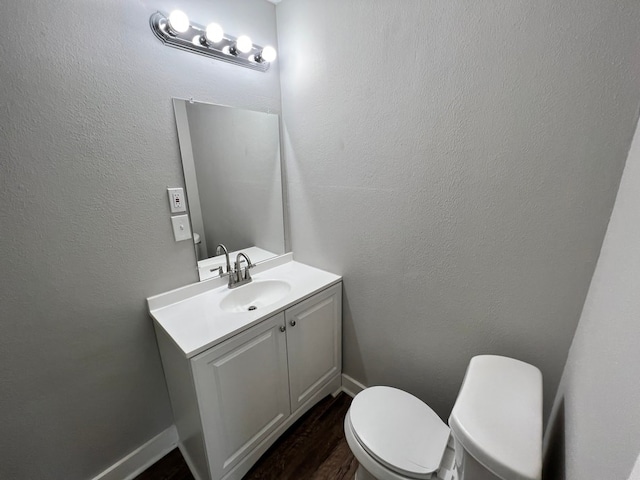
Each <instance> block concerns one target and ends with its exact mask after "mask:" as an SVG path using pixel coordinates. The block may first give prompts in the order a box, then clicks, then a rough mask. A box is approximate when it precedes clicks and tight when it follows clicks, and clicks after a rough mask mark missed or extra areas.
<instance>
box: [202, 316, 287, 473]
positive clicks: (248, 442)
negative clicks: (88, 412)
mask: <svg viewBox="0 0 640 480" xmlns="http://www.w3.org/2000/svg"><path fill="white" fill-rule="evenodd" d="M281 329H282V330H281ZM192 367H193V375H194V383H195V386H196V392H197V396H198V403H199V407H200V412H201V413H200V414H201V417H202V418H201V420H202V425H203V429H204V436H205V445H206V449H207V455H208V459H209V470H210V471H211V477H212V479H213V480H216V479H219V478H222V476H223V475H224V474H226V473H227V472H228V471H229V470H231V469H232V468H233V467H234V466H235V465H236V464H237V463H238V462H239V461H240V460H242V459H243V458H244V456H245V455H247V454H248V453H249V452H251V450H252V449H253V448H254V447H255V446H257V445H258V444H259V443H260V442H261V441H262V440H263V439H264V438H265V437H267V436H268V435H269V434H270V433H271V432H273V430H275V429H276V428H277V427H278V426H279V425H280V424H281V423H282V422H284V421H285V420H286V419H287V417H288V416H289V415H290V413H291V409H290V406H289V395H288V392H289V388H288V371H287V353H286V335H285V333H284V314H283V313H280V314H279V315H276V316H274V317H272V318H270V319H267V320H265V321H264V322H262V323H260V324H259V325H256V326H255V327H253V328H251V329H249V330H247V331H246V332H243V333H241V334H239V335H237V336H235V337H232V338H230V339H229V340H227V341H225V342H223V343H222V344H220V345H218V346H216V347H213V348H211V349H209V350H207V351H206V352H203V353H201V354H200V355H198V356H196V357H195V358H194V359H193V360H192Z"/></svg>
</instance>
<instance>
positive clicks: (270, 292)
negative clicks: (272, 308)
mask: <svg viewBox="0 0 640 480" xmlns="http://www.w3.org/2000/svg"><path fill="white" fill-rule="evenodd" d="M290 291H291V285H290V284H289V283H288V282H285V281H282V280H254V281H252V282H251V283H248V284H247V285H243V286H241V287H238V288H236V289H235V290H231V291H229V293H227V294H226V295H225V296H224V297H223V298H222V300H221V301H220V309H221V310H223V311H225V312H231V313H233V312H251V311H253V310H258V309H260V308H263V307H266V306H268V305H271V304H272V303H274V302H277V301H278V300H280V299H281V298H283V297H284V296H285V295H287V294H288V293H289V292H290Z"/></svg>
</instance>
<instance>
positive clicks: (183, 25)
mask: <svg viewBox="0 0 640 480" xmlns="http://www.w3.org/2000/svg"><path fill="white" fill-rule="evenodd" d="M169 26H170V27H171V29H172V30H175V31H176V32H178V33H184V32H186V31H187V30H189V17H187V14H186V13H184V12H182V11H180V10H174V11H173V12H171V13H170V14H169Z"/></svg>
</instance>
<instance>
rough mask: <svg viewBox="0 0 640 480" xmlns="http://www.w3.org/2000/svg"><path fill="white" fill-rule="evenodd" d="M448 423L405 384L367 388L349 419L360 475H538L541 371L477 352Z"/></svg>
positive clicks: (361, 479)
mask: <svg viewBox="0 0 640 480" xmlns="http://www.w3.org/2000/svg"><path fill="white" fill-rule="evenodd" d="M449 425H450V427H447V425H446V424H445V423H444V422H443V421H442V420H441V419H440V417H438V415H436V413H435V412H434V411H433V410H431V408H430V407H429V406H428V405H427V404H425V403H423V402H422V401H420V400H419V399H417V398H416V397H414V396H413V395H410V394H408V393H406V392H403V391H402V390H398V389H396V388H391V387H371V388H367V389H365V390H363V391H362V392H360V393H359V394H358V395H356V396H355V398H354V399H353V402H352V403H351V407H350V408H349V411H348V412H347V415H346V417H345V420H344V430H345V435H346V438H347V443H348V444H349V447H350V448H351V451H352V452H353V454H354V456H355V457H356V459H357V460H358V462H359V464H360V466H359V467H358V471H357V473H356V476H355V478H356V480H408V479H436V478H438V479H442V480H539V479H540V477H541V470H542V374H541V373H540V370H538V369H537V368H536V367H534V366H532V365H529V364H528V363H524V362H521V361H519V360H514V359H512V358H507V357H500V356H497V355H480V356H477V357H474V358H472V359H471V362H469V366H468V367H467V373H466V374H465V377H464V381H463V382H462V387H461V388H460V392H459V393H458V398H457V400H456V403H455V405H454V407H453V410H452V412H451V415H450V416H449Z"/></svg>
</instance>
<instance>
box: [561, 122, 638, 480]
mask: <svg viewBox="0 0 640 480" xmlns="http://www.w3.org/2000/svg"><path fill="white" fill-rule="evenodd" d="M639 206H640V130H637V131H636V135H635V138H634V141H633V144H632V147H631V151H630V152H629V159H628V160H627V165H626V167H625V170H624V174H623V176H622V181H621V183H620V190H619V192H618V197H617V199H616V203H615V208H614V209H613V214H612V215H611V222H610V223H609V228H608V229H607V235H606V236H605V239H604V243H603V245H602V251H601V253H600V258H599V260H598V266H597V267H596V271H595V274H594V275H593V280H592V281H591V286H590V288H589V294H588V295H587V300H586V301H585V304H584V309H583V311H582V316H581V318H580V323H579V325H578V328H577V330H576V334H575V337H574V339H573V343H572V344H571V350H570V352H569V358H568V359H567V365H566V367H565V371H564V374H563V377H562V382H561V387H560V389H559V392H558V396H557V398H556V405H555V406H556V407H557V415H555V414H554V418H555V419H557V426H558V428H557V429H556V431H555V432H554V436H556V438H554V439H553V441H552V442H551V443H552V445H553V451H552V453H553V455H554V457H555V460H556V462H557V463H556V464H555V465H553V473H554V475H553V476H549V478H551V479H553V480H560V479H564V478H566V479H568V480H582V479H586V478H612V479H613V478H615V479H621V480H623V479H626V478H628V477H629V474H630V472H631V471H632V468H633V466H634V462H636V458H638V461H640V457H639V454H640V408H638V406H639V405H640V381H638V378H639V377H640V208H639ZM554 423H555V422H554ZM563 426H564V432H563V430H562V428H563ZM563 433H564V435H563ZM639 477H640V465H638V466H636V471H635V475H634V477H629V478H630V479H631V478H634V479H636V478H639Z"/></svg>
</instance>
